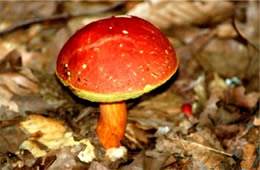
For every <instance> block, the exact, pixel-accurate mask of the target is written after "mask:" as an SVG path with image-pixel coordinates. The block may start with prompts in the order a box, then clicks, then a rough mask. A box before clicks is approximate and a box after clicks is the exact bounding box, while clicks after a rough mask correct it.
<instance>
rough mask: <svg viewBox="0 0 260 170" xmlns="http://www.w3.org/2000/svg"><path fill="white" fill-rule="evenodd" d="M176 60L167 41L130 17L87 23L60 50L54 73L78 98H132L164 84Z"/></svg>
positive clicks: (102, 99)
mask: <svg viewBox="0 0 260 170" xmlns="http://www.w3.org/2000/svg"><path fill="white" fill-rule="evenodd" d="M177 67H178V59H177V56H176V54H175V51H174V49H173V47H172V46H171V44H170V42H169V41H168V39H167V38H166V37H165V36H164V35H163V34H162V33H161V32H160V31H159V30H158V29H157V28H155V27H154V26H153V25H152V24H150V23H149V22H147V21H145V20H143V19H140V18H138V17H134V16H117V17H111V18H107V19H103V20H99V21H96V22H92V23H90V24H88V25H86V26H85V27H83V28H82V29H80V30H79V31H78V32H76V33H75V34H74V35H73V36H72V37H71V38H70V39H69V40H68V41H67V42H66V44H65V45H64V47H63V48H62V50H61V52H60V54H59V56H58V60H57V67H56V74H57V76H58V78H59V79H60V80H61V81H62V83H63V84H64V85H66V86H69V87H70V88H71V89H72V91H73V92H74V93H75V94H76V95H77V96H79V97H81V98H83V99H87V100H90V101H93V102H117V101H123V100H127V99H130V98H136V97H139V96H141V95H142V94H144V93H147V92H149V91H151V90H153V89H155V88H156V87H158V86H160V85H161V84H163V83H164V82H166V81H167V80H168V79H169V78H170V77H171V76H172V75H173V74H174V73H175V71H176V69H177Z"/></svg>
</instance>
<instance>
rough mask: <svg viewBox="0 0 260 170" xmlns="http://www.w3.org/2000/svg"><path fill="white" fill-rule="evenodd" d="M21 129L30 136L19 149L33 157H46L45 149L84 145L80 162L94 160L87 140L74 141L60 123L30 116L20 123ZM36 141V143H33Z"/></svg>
mask: <svg viewBox="0 0 260 170" xmlns="http://www.w3.org/2000/svg"><path fill="white" fill-rule="evenodd" d="M20 127H21V129H22V130H23V131H24V132H25V133H26V134H28V135H29V136H30V138H29V140H26V141H24V142H23V143H22V144H21V146H20V148H22V149H27V150H29V151H30V152H31V153H32V154H33V155H34V156H35V157H41V156H45V155H46V153H47V152H46V149H43V148H41V147H40V145H39V144H38V143H40V144H42V145H44V146H45V147H47V148H49V149H60V148H63V147H65V146H76V145H80V144H83V145H86V148H85V150H83V151H81V152H80V153H79V154H78V157H79V159H80V160H81V161H82V162H87V163H88V162H90V161H92V159H94V158H95V154H94V146H92V145H91V143H90V142H89V140H88V139H82V140H81V141H75V140H74V138H73V136H72V133H71V132H66V128H65V126H64V125H63V123H62V122H61V121H56V120H54V119H51V118H45V117H43V116H40V115H31V116H30V117H29V119H28V120H25V121H23V122H21V123H20ZM35 141H37V142H38V143H37V142H35Z"/></svg>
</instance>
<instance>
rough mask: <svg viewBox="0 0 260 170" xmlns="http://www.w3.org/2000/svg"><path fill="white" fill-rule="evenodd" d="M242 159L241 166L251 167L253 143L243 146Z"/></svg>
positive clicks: (253, 154)
mask: <svg viewBox="0 0 260 170" xmlns="http://www.w3.org/2000/svg"><path fill="white" fill-rule="evenodd" d="M242 149H243V159H242V162H241V167H243V168H247V169H251V168H252V167H253V163H254V160H255V156H256V152H255V151H256V147H255V146H254V145H253V144H250V143H248V144H246V145H245V146H244V147H243V148H242Z"/></svg>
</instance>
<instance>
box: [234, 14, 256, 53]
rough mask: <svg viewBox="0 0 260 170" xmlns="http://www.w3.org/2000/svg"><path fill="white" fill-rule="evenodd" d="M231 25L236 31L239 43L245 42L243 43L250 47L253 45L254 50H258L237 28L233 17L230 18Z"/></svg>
mask: <svg viewBox="0 0 260 170" xmlns="http://www.w3.org/2000/svg"><path fill="white" fill-rule="evenodd" d="M232 25H233V27H234V29H235V31H236V33H237V34H238V41H240V42H241V43H243V44H245V45H250V46H251V47H253V48H254V49H255V50H256V51H258V52H259V49H258V48H257V46H255V45H254V44H253V43H252V42H250V41H249V40H248V38H247V37H246V36H245V35H244V33H243V32H242V31H240V30H239V28H238V27H237V24H236V22H235V18H233V19H232Z"/></svg>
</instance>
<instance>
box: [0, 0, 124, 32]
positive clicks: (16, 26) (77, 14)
mask: <svg viewBox="0 0 260 170" xmlns="http://www.w3.org/2000/svg"><path fill="white" fill-rule="evenodd" d="M124 3H125V0H123V1H119V2H115V3H113V4H112V5H110V6H106V7H102V8H96V9H90V10H88V11H82V12H75V13H71V14H70V13H63V14H58V15H53V16H46V17H42V18H32V19H28V20H26V21H24V22H22V23H18V24H14V25H12V26H10V27H9V28H7V29H5V30H2V31H0V36H1V35H4V34H7V33H10V32H13V31H15V30H17V29H19V28H22V27H26V26H30V25H32V24H37V23H42V22H47V21H48V22H51V21H56V20H67V19H69V18H73V17H80V16H85V15H91V14H97V13H101V12H106V11H110V10H112V9H115V8H117V7H119V6H121V5H123V4H124Z"/></svg>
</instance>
